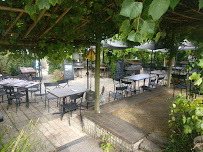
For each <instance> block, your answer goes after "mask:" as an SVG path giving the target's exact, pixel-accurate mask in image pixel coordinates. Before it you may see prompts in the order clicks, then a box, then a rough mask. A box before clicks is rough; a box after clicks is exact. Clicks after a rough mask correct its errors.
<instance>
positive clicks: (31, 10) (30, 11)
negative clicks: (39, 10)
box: [25, 4, 36, 15]
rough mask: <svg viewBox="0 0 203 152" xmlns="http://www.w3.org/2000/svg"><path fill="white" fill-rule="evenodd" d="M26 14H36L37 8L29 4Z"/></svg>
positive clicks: (26, 7)
mask: <svg viewBox="0 0 203 152" xmlns="http://www.w3.org/2000/svg"><path fill="white" fill-rule="evenodd" d="M25 12H26V13H28V14H29V15H33V14H35V13H36V6H35V5H31V4H28V5H26V6H25Z"/></svg>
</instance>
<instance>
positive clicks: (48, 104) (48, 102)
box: [48, 100, 49, 113]
mask: <svg viewBox="0 0 203 152" xmlns="http://www.w3.org/2000/svg"><path fill="white" fill-rule="evenodd" d="M48 113H49V100H48Z"/></svg>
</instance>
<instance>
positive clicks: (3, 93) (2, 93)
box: [0, 90, 6, 103]
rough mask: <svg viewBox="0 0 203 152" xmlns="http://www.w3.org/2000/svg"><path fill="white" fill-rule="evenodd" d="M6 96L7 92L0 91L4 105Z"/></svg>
mask: <svg viewBox="0 0 203 152" xmlns="http://www.w3.org/2000/svg"><path fill="white" fill-rule="evenodd" d="M4 95H6V92H5V91H4V90H0V96H1V98H2V101H1V102H2V103H3V102H4Z"/></svg>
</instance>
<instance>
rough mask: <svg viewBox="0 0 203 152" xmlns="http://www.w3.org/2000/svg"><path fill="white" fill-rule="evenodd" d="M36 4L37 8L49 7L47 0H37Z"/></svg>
mask: <svg viewBox="0 0 203 152" xmlns="http://www.w3.org/2000/svg"><path fill="white" fill-rule="evenodd" d="M36 4H37V5H38V6H39V9H40V10H41V9H44V8H46V9H49V8H50V3H49V0H38V1H37V2H36Z"/></svg>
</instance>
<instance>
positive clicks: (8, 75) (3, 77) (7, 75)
mask: <svg viewBox="0 0 203 152" xmlns="http://www.w3.org/2000/svg"><path fill="white" fill-rule="evenodd" d="M8 77H11V74H2V79H6V78H8Z"/></svg>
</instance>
